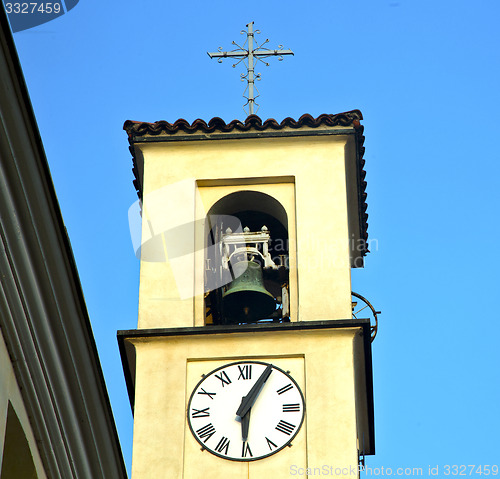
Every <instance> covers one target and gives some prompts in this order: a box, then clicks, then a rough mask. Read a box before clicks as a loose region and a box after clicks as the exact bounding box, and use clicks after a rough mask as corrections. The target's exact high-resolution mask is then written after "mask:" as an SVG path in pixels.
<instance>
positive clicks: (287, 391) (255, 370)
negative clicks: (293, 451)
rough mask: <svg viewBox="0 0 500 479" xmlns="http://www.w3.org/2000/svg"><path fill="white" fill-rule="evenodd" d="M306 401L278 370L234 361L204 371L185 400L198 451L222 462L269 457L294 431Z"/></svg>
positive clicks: (297, 428) (282, 372) (293, 435)
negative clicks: (204, 452) (201, 450)
mask: <svg viewBox="0 0 500 479" xmlns="http://www.w3.org/2000/svg"><path fill="white" fill-rule="evenodd" d="M304 413H305V403H304V397H303V395H302V391H301V390H300V388H299V386H298V385H297V383H296V382H295V380H294V379H293V378H292V377H291V376H290V375H289V374H288V373H286V372H285V371H283V370H281V369H280V368H278V367H277V366H274V365H272V364H269V363H264V362H260V361H239V362H235V363H231V364H227V365H225V366H222V367H220V368H217V369H215V370H213V371H212V372H210V373H208V374H207V375H206V376H204V377H203V379H202V380H201V381H200V382H199V383H198V385H197V386H196V387H195V388H194V390H193V392H192V394H191V398H190V399H189V404H188V409H187V418H188V423H189V428H190V429H191V432H192V433H193V436H194V437H195V439H196V440H197V441H198V442H199V443H200V445H201V446H202V448H203V449H206V450H207V451H209V452H211V453H212V454H215V455H216V456H218V457H222V458H224V459H231V460H234V461H255V460H257V459H262V458H264V457H267V456H270V455H271V454H274V453H276V452H278V451H280V450H281V449H283V448H284V447H285V446H287V445H289V444H290V443H291V441H292V439H293V438H294V437H295V436H296V434H297V433H298V432H299V429H300V427H301V425H302V422H303V420H304Z"/></svg>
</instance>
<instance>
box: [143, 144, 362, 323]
mask: <svg viewBox="0 0 500 479" xmlns="http://www.w3.org/2000/svg"><path fill="white" fill-rule="evenodd" d="M352 142H353V139H352V137H348V136H343V135H332V136H303V137H289V138H252V139H220V140H216V141H213V140H210V141H179V142H177V141H174V142H172V141H168V142H164V143H163V142H160V143H141V144H137V145H136V148H138V149H139V150H140V156H141V157H143V158H144V178H143V193H144V194H143V223H142V228H143V231H142V234H143V249H142V258H141V276H140V293H139V322H138V327H139V328H160V327H182V326H183V327H188V326H201V325H202V324H203V318H204V316H203V308H200V306H199V301H200V299H199V295H200V292H201V291H202V275H201V273H200V272H199V271H198V274H196V268H197V266H196V265H197V264H199V254H200V252H199V251H198V253H197V254H198V260H197V259H196V254H194V249H195V247H194V245H195V244H197V241H198V242H199V241H200V239H199V236H198V239H196V235H199V231H200V229H198V230H197V229H196V228H199V225H200V224H201V223H199V222H198V223H197V225H198V226H194V225H195V223H196V221H197V220H202V217H203V212H205V213H206V212H207V211H208V209H209V208H210V207H211V205H212V204H213V203H214V202H215V201H216V200H217V199H220V197H222V196H224V194H227V192H228V191H229V192H232V191H241V190H253V191H264V192H266V193H267V194H270V195H271V196H274V197H276V198H277V199H279V201H280V202H281V203H282V204H283V206H284V207H285V209H286V210H287V214H288V219H289V235H290V240H291V241H290V249H291V252H290V256H291V266H292V268H293V271H291V273H290V274H291V289H292V293H293V294H292V297H291V300H292V314H291V319H292V321H312V320H323V319H325V320H331V319H348V318H350V317H351V296H350V291H351V284H350V253H349V244H348V242H349V224H348V205H347V185H346V151H350V152H351V153H350V154H352V151H353V148H352ZM283 177H287V178H291V179H292V180H291V181H288V183H286V182H285V183H283V182H282V181H281V180H280V181H279V182H276V183H275V184H273V178H283ZM249 178H250V179H255V178H261V179H262V182H261V183H260V184H259V182H258V181H257V180H256V181H253V182H250V183H251V184H245V183H248V179H249ZM210 180H214V183H213V185H211V186H203V187H202V188H199V187H198V186H197V185H198V184H199V182H201V183H202V184H205V185H206V184H210ZM221 180H226V184H225V185H222V184H221V183H220V181H221ZM217 181H219V183H217ZM228 183H229V185H228ZM286 184H288V188H286ZM190 223H192V224H193V227H192V228H193V229H192V240H191V239H190V235H191V232H189V231H190V230H189V227H190V226H189V225H190ZM181 227H182V228H183V229H182V231H184V234H185V233H186V231H188V232H189V234H187V236H184V238H185V237H189V239H188V241H185V244H184V245H177V246H178V248H177V247H176V248H175V249H177V250H179V251H180V250H182V248H184V252H185V253H186V252H187V253H186V254H184V255H182V254H179V253H178V252H176V253H175V254H174V255H172V253H171V251H172V247H171V241H172V240H171V238H170V237H169V231H170V232H171V233H173V234H171V235H170V236H175V230H176V228H177V229H178V231H180V228H181ZM186 228H187V229H186ZM177 236H178V237H179V235H177ZM151 238H153V239H154V241H153V240H151ZM189 241H192V242H193V243H192V244H193V247H192V252H191V254H189V244H188V243H189ZM169 242H170V243H169ZM169 255H170V257H169ZM179 272H182V273H179ZM197 296H198V299H195V298H196V297H197ZM197 302H198V303H197Z"/></svg>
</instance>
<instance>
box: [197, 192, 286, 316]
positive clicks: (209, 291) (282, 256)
mask: <svg viewBox="0 0 500 479" xmlns="http://www.w3.org/2000/svg"><path fill="white" fill-rule="evenodd" d="M205 252H206V253H205V324H243V323H256V322H265V321H275V322H287V321H290V300H289V244H288V217H287V214H286V211H285V209H284V208H283V206H282V205H281V203H280V202H279V201H277V200H276V199H275V198H273V197H272V196H269V195H267V194H264V193H261V192H257V191H240V192H236V193H231V194H229V195H227V196H225V197H224V198H221V199H220V200H219V201H218V202H217V203H215V204H214V205H213V206H212V208H211V209H210V211H209V212H208V215H207V226H206V248H205Z"/></svg>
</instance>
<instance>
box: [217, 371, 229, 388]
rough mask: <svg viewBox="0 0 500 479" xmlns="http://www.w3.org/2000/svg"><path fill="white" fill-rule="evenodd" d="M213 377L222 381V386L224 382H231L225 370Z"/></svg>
mask: <svg viewBox="0 0 500 479" xmlns="http://www.w3.org/2000/svg"><path fill="white" fill-rule="evenodd" d="M215 377H216V378H217V379H219V380H220V381H222V387H224V386H225V385H226V384H231V380H230V379H229V376H228V375H227V373H226V371H222V372H221V373H220V374H216V375H215Z"/></svg>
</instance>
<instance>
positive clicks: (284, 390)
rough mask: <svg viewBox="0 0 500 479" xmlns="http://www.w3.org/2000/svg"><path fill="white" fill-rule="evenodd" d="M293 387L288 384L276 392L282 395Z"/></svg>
mask: <svg viewBox="0 0 500 479" xmlns="http://www.w3.org/2000/svg"><path fill="white" fill-rule="evenodd" d="M292 388H293V386H292V383H288V384H287V385H286V386H283V387H282V388H280V389H278V390H277V391H276V392H277V393H278V394H283V393H286V392H287V391H290V389H292Z"/></svg>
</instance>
